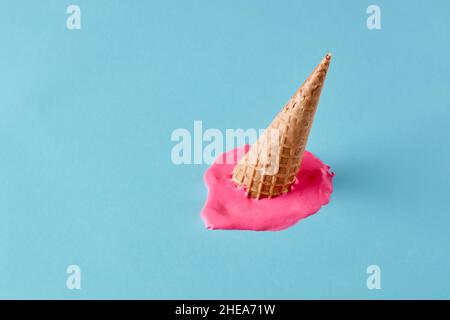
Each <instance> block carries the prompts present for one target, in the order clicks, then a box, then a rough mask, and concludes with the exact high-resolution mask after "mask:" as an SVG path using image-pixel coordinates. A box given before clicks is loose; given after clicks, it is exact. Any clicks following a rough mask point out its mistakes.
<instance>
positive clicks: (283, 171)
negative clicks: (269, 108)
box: [233, 54, 331, 198]
mask: <svg viewBox="0 0 450 320" xmlns="http://www.w3.org/2000/svg"><path fill="white" fill-rule="evenodd" d="M330 61H331V55H330V54H327V55H326V56H325V57H324V58H323V60H322V61H321V62H320V63H319V65H318V66H317V67H316V68H315V69H314V71H313V72H312V73H311V75H310V76H309V77H308V78H307V79H306V81H305V82H304V83H303V84H302V86H301V87H300V88H299V89H298V91H297V92H296V93H295V94H294V95H293V96H292V98H291V99H290V100H289V101H288V102H287V103H286V105H285V106H284V108H283V109H282V110H281V111H280V112H279V113H278V115H277V116H276V117H275V119H274V120H273V121H272V123H271V124H270V125H269V127H268V128H267V129H266V130H265V132H264V133H263V134H262V135H261V137H260V138H259V139H258V141H257V142H256V143H255V144H254V145H253V146H252V147H251V148H250V150H249V151H248V152H247V153H246V155H245V156H244V157H242V159H241V160H240V161H239V162H238V164H237V165H236V167H235V168H234V170H233V181H234V182H235V183H236V184H237V185H238V186H241V187H243V188H245V190H246V191H247V194H248V195H249V196H250V197H252V198H262V197H269V198H270V197H275V196H278V195H280V194H282V193H285V192H288V191H289V190H290V188H291V186H292V184H293V183H294V182H295V179H296V177H297V174H298V171H299V169H300V164H301V161H302V157H303V152H304V151H305V147H306V142H307V140H308V136H309V132H310V130H311V125H312V122H313V119H314V114H315V113H316V109H317V105H318V104H319V98H320V93H321V91H322V87H323V85H324V81H325V77H326V74H327V71H328V66H329V65H330Z"/></svg>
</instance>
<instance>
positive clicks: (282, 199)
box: [201, 145, 334, 231]
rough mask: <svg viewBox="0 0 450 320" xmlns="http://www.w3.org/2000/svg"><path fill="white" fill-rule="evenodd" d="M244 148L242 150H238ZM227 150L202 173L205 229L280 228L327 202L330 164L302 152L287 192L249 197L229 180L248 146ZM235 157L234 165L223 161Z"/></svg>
mask: <svg viewBox="0 0 450 320" xmlns="http://www.w3.org/2000/svg"><path fill="white" fill-rule="evenodd" d="M243 148H245V150H242V149H243ZM243 148H238V149H234V150H231V151H228V152H227V153H224V154H222V155H220V156H219V158H218V159H221V161H218V160H216V162H214V164H213V165H212V166H211V167H210V168H209V169H208V170H207V171H206V173H205V183H206V185H207V186H208V189H209V192H208V199H207V201H206V204H205V207H204V208H203V210H202V213H201V216H202V218H203V220H204V222H205V225H206V227H207V228H208V229H239V230H259V231H264V230H271V231H276V230H282V229H286V228H288V227H290V226H292V225H294V224H295V223H297V222H298V221H299V220H301V219H304V218H306V217H308V216H310V215H312V214H314V213H316V212H317V211H319V209H320V208H321V207H322V206H323V205H326V204H327V203H328V202H330V196H331V192H332V191H333V176H334V173H330V171H329V169H330V167H329V166H327V165H326V164H324V163H322V161H320V159H318V158H316V157H315V156H314V155H313V154H312V153H310V152H308V151H305V153H304V155H303V160H302V164H301V166H300V171H299V173H298V175H297V180H296V182H295V183H294V185H293V186H292V188H291V191H289V192H287V193H285V194H283V195H280V196H277V197H274V198H271V199H268V198H263V199H259V200H257V199H252V198H249V197H247V196H246V192H245V190H244V189H242V188H238V187H236V185H235V184H234V182H233V181H232V180H231V176H232V172H233V168H234V166H235V163H237V161H239V159H236V158H237V157H239V156H236V155H240V156H242V155H243V154H244V153H246V152H247V151H248V149H249V146H248V145H246V146H245V147H243ZM233 156H234V158H235V160H236V161H234V164H223V163H226V161H223V159H225V158H224V157H227V158H226V159H230V158H233Z"/></svg>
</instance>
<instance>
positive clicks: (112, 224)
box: [0, 0, 450, 299]
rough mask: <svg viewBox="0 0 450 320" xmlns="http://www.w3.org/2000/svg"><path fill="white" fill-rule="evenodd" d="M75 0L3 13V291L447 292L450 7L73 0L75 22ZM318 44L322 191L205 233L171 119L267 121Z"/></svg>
mask: <svg viewBox="0 0 450 320" xmlns="http://www.w3.org/2000/svg"><path fill="white" fill-rule="evenodd" d="M71 3H72V2H69V1H56V0H54V1H17V0H16V1H5V3H4V5H3V10H1V11H0V21H1V22H2V23H1V25H2V26H1V28H0V44H1V48H2V49H1V50H0V70H1V71H0V87H1V94H0V147H1V153H0V255H1V258H0V298H369V299H371V298H447V299H448V298H450V252H449V247H450V232H449V225H450V206H449V204H448V195H449V191H450V183H449V176H450V166H449V163H450V149H449V144H448V139H449V135H450V90H449V84H450V81H449V77H448V74H449V73H450V60H449V57H450V40H449V39H450V37H449V36H450V34H449V33H450V19H449V13H450V2H448V1H430V2H424V1H410V0H408V1H376V4H378V5H379V6H380V7H381V12H382V29H381V30H373V31H370V30H368V29H367V27H366V19H367V16H368V15H367V14H366V8H367V6H368V5H370V4H372V2H368V1H281V2H280V1H237V0H235V1H210V0H208V1H207V0H203V1H170V2H168V1H159V2H152V3H150V2H144V1H106V0H102V1H100V0H96V1H81V0H79V1H74V2H73V3H75V4H77V5H79V6H80V7H81V11H82V29H81V30H74V31H69V30H68V29H67V28H66V18H67V16H68V15H67V14H66V8H67V6H68V5H69V4H71ZM328 51H331V52H332V53H333V61H332V65H331V69H330V72H329V74H328V78H327V82H326V85H325V89H324V91H323V93H322V99H321V103H320V106H319V110H318V113H317V116H316V120H315V123H314V127H313V129H312V132H311V137H310V141H309V145H308V149H309V150H310V151H312V152H314V153H315V154H317V155H318V156H319V157H320V158H321V159H322V160H323V161H324V162H326V163H327V164H329V165H331V166H332V168H333V170H334V171H335V172H336V177H335V191H334V193H333V195H332V201H331V203H330V204H329V205H328V206H326V207H324V208H323V209H322V210H321V211H320V212H319V213H318V214H316V215H315V216H312V217H310V218H308V219H306V220H304V221H302V222H300V223H299V224H297V225H296V226H294V227H292V228H290V229H288V230H285V231H282V232H265V233H264V232H263V233H258V232H245V231H208V230H206V229H205V228H204V226H203V222H202V221H201V219H200V217H199V213H200V210H201V208H202V206H203V203H204V201H205V199H206V188H205V186H204V183H203V179H202V175H203V173H204V171H205V170H206V168H207V167H208V166H207V165H181V166H175V165H174V164H173V163H172V162H171V158H170V152H171V149H172V147H173V146H174V145H175V143H174V142H172V141H171V140H170V135H171V133H172V131H173V130H174V129H176V128H187V129H189V130H191V131H192V128H193V122H194V120H202V121H203V126H204V128H218V129H221V130H225V129H227V128H264V127H265V126H266V125H267V124H268V123H269V122H270V120H271V119H272V117H273V116H274V115H275V114H276V112H277V111H278V110H279V109H280V108H281V107H282V106H283V104H284V103H285V102H286V101H287V99H288V98H289V97H290V96H291V95H292V94H293V93H294V92H295V90H296V89H297V87H298V86H299V85H300V84H301V83H302V82H303V80H304V79H305V78H306V77H307V76H308V75H309V73H310V72H311V71H312V69H313V68H314V67H315V65H316V64H317V63H318V62H319V61H320V60H321V58H322V57H323V55H324V54H325V53H326V52H328ZM71 264H77V265H79V266H80V268H81V270H82V289H81V290H79V291H77V290H72V291H70V290H68V289H67V288H66V277H67V275H66V273H65V271H66V267H67V266H68V265H71ZM371 264H376V265H379V266H380V267H381V270H382V280H381V282H382V289H381V290H368V289H367V287H366V278H367V276H368V275H367V274H366V268H367V266H368V265H371Z"/></svg>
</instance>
